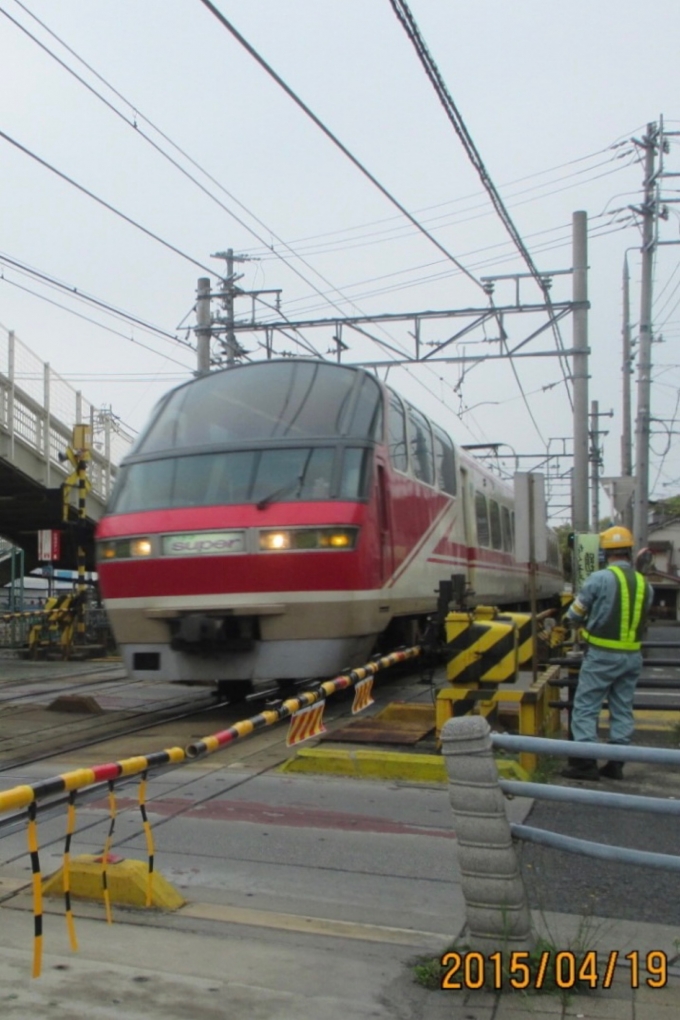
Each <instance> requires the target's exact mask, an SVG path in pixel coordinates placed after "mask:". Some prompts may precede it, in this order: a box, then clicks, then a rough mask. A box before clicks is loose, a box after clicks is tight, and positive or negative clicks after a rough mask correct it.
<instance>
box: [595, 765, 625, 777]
mask: <svg viewBox="0 0 680 1020" xmlns="http://www.w3.org/2000/svg"><path fill="white" fill-rule="evenodd" d="M600 775H601V776H604V777H605V779H623V762H622V761H608V762H607V764H606V765H603V766H602V768H601V769H600Z"/></svg>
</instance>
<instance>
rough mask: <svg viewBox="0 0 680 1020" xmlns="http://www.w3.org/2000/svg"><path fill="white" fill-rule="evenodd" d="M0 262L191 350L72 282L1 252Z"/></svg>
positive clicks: (188, 345)
mask: <svg viewBox="0 0 680 1020" xmlns="http://www.w3.org/2000/svg"><path fill="white" fill-rule="evenodd" d="M0 263H2V264H3V265H6V266H10V267H11V268H12V269H14V270H16V272H18V273H22V274H23V275H25V276H31V277H33V278H35V279H36V280H40V281H41V282H42V283H45V284H47V286H49V287H53V288H55V289H56V290H60V291H63V292H65V293H67V294H69V295H70V296H71V297H74V298H76V299H77V300H78V301H84V302H86V303H88V304H91V305H94V306H95V307H97V308H101V309H102V310H103V311H105V312H108V313H109V314H110V315H112V316H113V317H114V318H119V319H122V320H124V321H127V322H130V323H132V324H133V325H135V326H139V327H140V329H145V330H147V331H148V332H149V333H153V334H157V335H158V336H161V337H163V339H166V340H171V341H173V342H174V343H176V344H179V345H180V346H181V347H189V348H190V349H191V350H193V347H192V345H191V344H189V343H188V342H186V341H184V340H181V339H180V338H179V337H177V336H175V335H174V334H172V333H168V332H167V331H166V330H164V329H161V328H160V327H159V326H154V325H153V324H152V323H149V322H146V321H145V320H144V319H140V318H138V317H137V316H135V315H132V314H130V313H129V312H125V311H123V310H122V309H120V308H116V306H115V305H111V304H108V303H107V302H106V301H102V300H101V299H99V298H96V297H94V296H93V295H91V294H88V293H87V292H86V291H83V290H79V289H78V288H77V287H74V286H73V285H72V284H68V283H64V282H63V281H61V280H58V279H56V277H53V276H50V275H49V274H48V273H45V272H43V271H41V270H39V269H35V268H33V267H32V266H29V265H27V264H26V263H23V262H20V261H19V260H18V259H13V258H11V257H10V256H9V255H5V254H4V253H3V252H0ZM74 314H75V313H74Z"/></svg>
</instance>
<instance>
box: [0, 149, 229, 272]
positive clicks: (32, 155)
mask: <svg viewBox="0 0 680 1020" xmlns="http://www.w3.org/2000/svg"><path fill="white" fill-rule="evenodd" d="M0 138H4V140H5V141H6V142H8V143H9V145H13V146H14V148H15V149H17V150H18V151H19V152H23V154H24V155H25V156H28V157H29V158H30V159H32V160H34V161H35V162H36V163H38V164H40V166H42V167H44V168H45V169H46V170H49V171H50V173H53V174H55V176H56V177H59V178H60V179H61V180H62V181H65V182H66V183H67V184H70V185H71V187H73V188H75V189H76V190H77V191H80V192H81V193H82V194H83V195H87V197H88V198H91V199H92V201H93V202H96V203H97V204H98V205H101V206H102V207H103V208H104V209H108V211H109V212H111V213H113V214H114V216H118V217H119V218H120V219H122V220H124V221H125V222H126V223H129V224H130V226H133V227H135V228H136V229H137V230H140V231H141V232H142V233H143V234H146V236H147V237H150V238H151V239H152V240H153V241H157V242H158V244H161V245H163V247H164V248H167V249H168V250H169V251H171V252H174V254H175V255H179V256H180V258H183V259H186V261H187V262H191V263H192V264H193V265H195V266H198V268H199V269H202V270H204V272H206V273H212V272H213V270H212V269H211V267H210V266H206V265H205V264H204V263H203V262H199V261H198V259H195V258H194V257H193V256H192V255H188V254H187V252H185V251H182V249H181V248H177V247H176V246H175V245H174V244H171V243H170V241H166V240H165V239H164V238H162V237H160V236H159V235H158V234H155V233H154V232H153V230H149V229H148V227H144V226H142V224H141V223H138V222H137V220H133V219H132V217H131V216H128V215H126V213H124V212H122V211H121V210H120V209H117V208H116V207H115V206H114V205H111V203H110V202H107V201H106V200H105V199H103V198H100V197H99V195H95V193H94V192H93V191H90V190H89V188H86V187H85V186H84V185H83V184H79V183H78V181H76V180H74V178H73V177H69V175H68V174H66V173H64V172H63V171H62V170H58V169H57V167H56V166H54V165H53V164H52V163H49V162H48V161H47V160H46V159H43V158H42V157H41V156H39V155H38V154H37V153H36V152H33V151H32V150H31V149H29V148H28V147H27V146H25V145H22V144H21V142H19V141H18V140H17V139H16V138H12V136H11V135H8V134H7V132H6V131H1V130H0Z"/></svg>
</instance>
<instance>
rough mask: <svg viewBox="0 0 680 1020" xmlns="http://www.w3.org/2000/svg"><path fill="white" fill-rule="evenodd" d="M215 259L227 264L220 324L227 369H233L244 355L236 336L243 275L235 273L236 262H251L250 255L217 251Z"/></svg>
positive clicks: (222, 292)
mask: <svg viewBox="0 0 680 1020" xmlns="http://www.w3.org/2000/svg"><path fill="white" fill-rule="evenodd" d="M212 258H214V259H224V261H225V263H226V270H227V272H226V275H225V277H224V279H223V281H222V291H221V294H220V297H221V298H222V307H223V308H224V312H225V314H224V316H223V317H221V318H220V320H219V321H220V322H221V323H223V325H224V327H225V335H224V350H225V353H226V356H227V368H233V367H234V365H235V364H236V357H237V355H240V354H242V353H243V349H242V348H241V345H240V344H239V343H237V341H236V336H235V334H234V324H235V321H236V320H235V316H234V302H235V299H236V296H237V294H242V293H243V291H241V289H240V287H237V286H236V281H237V280H240V279H242V277H243V273H239V275H238V276H236V274H235V273H234V263H235V262H249V261H250V258H249V256H248V255H234V249H233V248H227V250H226V251H217V252H215V254H214V255H213V256H212Z"/></svg>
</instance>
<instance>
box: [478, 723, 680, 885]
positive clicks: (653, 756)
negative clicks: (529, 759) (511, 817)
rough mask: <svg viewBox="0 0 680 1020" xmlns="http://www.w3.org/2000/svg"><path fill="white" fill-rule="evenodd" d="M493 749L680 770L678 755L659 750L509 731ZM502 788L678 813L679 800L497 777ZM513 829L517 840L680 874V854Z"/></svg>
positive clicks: (543, 797)
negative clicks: (526, 735)
mask: <svg viewBox="0 0 680 1020" xmlns="http://www.w3.org/2000/svg"><path fill="white" fill-rule="evenodd" d="M491 743H492V746H493V748H494V750H499V751H501V750H502V751H511V752H519V751H528V752H530V753H533V754H550V755H558V756H562V755H563V756H568V757H569V758H606V759H607V760H608V761H628V762H630V761H638V762H647V763H649V764H656V765H671V766H675V767H676V768H677V767H679V766H680V751H673V750H670V749H666V748H658V747H632V746H630V745H627V744H594V743H586V742H579V741H573V740H550V739H546V738H543V737H520V736H515V735H511V734H507V733H492V734H491ZM498 785H499V786H500V788H501V790H502V791H503V792H504V793H506V794H510V795H512V796H517V797H534V798H535V799H536V800H552V801H562V802H567V803H571V804H589V805H591V806H595V807H613V808H623V809H626V810H632V811H646V812H652V813H655V814H668V815H680V801H677V800H668V799H665V798H663V797H640V796H635V795H633V794H628V793H609V792H605V791H600V790H586V789H583V788H581V787H566V786H554V785H550V784H547V783H546V784H544V783H519V782H516V781H514V780H506V779H499V781H498ZM510 831H511V832H512V835H513V836H515V837H517V838H518V839H523V840H526V841H527V842H529V843H539V844H541V845H543V846H550V847H553V848H554V849H556V850H566V851H567V852H568V853H577V854H584V855H585V856H586V857H597V858H600V859H601V860H607V861H622V862H623V863H626V864H637V865H646V866H647V867H650V868H665V869H668V870H671V871H680V856H676V855H674V854H658V853H652V852H650V851H647V850H633V849H630V848H628V847H620V846H610V845H608V844H606V843H595V842H593V841H591V840H587V839H576V838H575V837H574V836H565V835H563V834H562V833H560V832H550V831H548V830H546V829H537V828H535V827H534V826H531V825H519V824H516V823H511V825H510Z"/></svg>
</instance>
